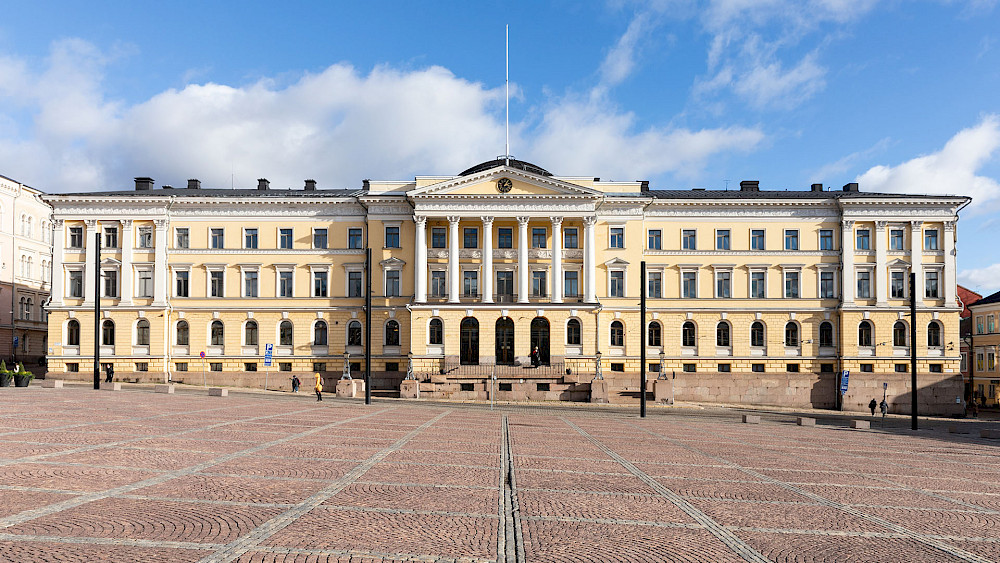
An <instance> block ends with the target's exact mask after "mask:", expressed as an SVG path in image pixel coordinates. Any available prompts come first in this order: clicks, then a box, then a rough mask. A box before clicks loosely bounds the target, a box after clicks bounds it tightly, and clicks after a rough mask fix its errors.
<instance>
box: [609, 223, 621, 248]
mask: <svg viewBox="0 0 1000 563" xmlns="http://www.w3.org/2000/svg"><path fill="white" fill-rule="evenodd" d="M608 246H609V247H611V248H625V227H611V240H610V242H609V244H608Z"/></svg>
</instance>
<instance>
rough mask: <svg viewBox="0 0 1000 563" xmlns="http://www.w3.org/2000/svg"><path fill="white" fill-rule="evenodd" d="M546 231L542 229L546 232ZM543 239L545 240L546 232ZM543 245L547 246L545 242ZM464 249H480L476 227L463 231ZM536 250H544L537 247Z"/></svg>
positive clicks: (465, 228) (466, 228)
mask: <svg viewBox="0 0 1000 563" xmlns="http://www.w3.org/2000/svg"><path fill="white" fill-rule="evenodd" d="M544 230H545V229H542V231H544ZM542 238H543V239H544V238H545V237H544V232H543V236H542ZM542 244H545V243H544V242H543V243H542ZM462 248H479V229H477V228H476V227H464V228H463V229H462ZM535 248H544V246H541V247H537V246H536V247H535Z"/></svg>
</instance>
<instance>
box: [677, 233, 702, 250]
mask: <svg viewBox="0 0 1000 563" xmlns="http://www.w3.org/2000/svg"><path fill="white" fill-rule="evenodd" d="M697 245H698V241H697V240H696V239H695V231H694V229H684V230H683V231H681V248H682V249H684V250H695V248H696V247H697Z"/></svg>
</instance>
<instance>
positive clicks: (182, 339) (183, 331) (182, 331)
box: [177, 321, 191, 346]
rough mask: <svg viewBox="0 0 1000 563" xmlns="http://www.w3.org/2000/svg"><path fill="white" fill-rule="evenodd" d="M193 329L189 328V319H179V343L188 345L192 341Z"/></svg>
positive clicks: (179, 344)
mask: <svg viewBox="0 0 1000 563" xmlns="http://www.w3.org/2000/svg"><path fill="white" fill-rule="evenodd" d="M190 335H191V331H190V330H189V329H188V322H187V321H177V345H178V346H187V345H188V344H189V343H190V341H191V340H190V338H191V337H190Z"/></svg>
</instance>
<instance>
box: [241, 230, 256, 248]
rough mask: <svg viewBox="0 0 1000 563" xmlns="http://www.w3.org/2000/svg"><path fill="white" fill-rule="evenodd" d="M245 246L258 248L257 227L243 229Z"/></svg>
mask: <svg viewBox="0 0 1000 563" xmlns="http://www.w3.org/2000/svg"><path fill="white" fill-rule="evenodd" d="M243 248H250V249H253V248H257V229H244V230H243Z"/></svg>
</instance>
